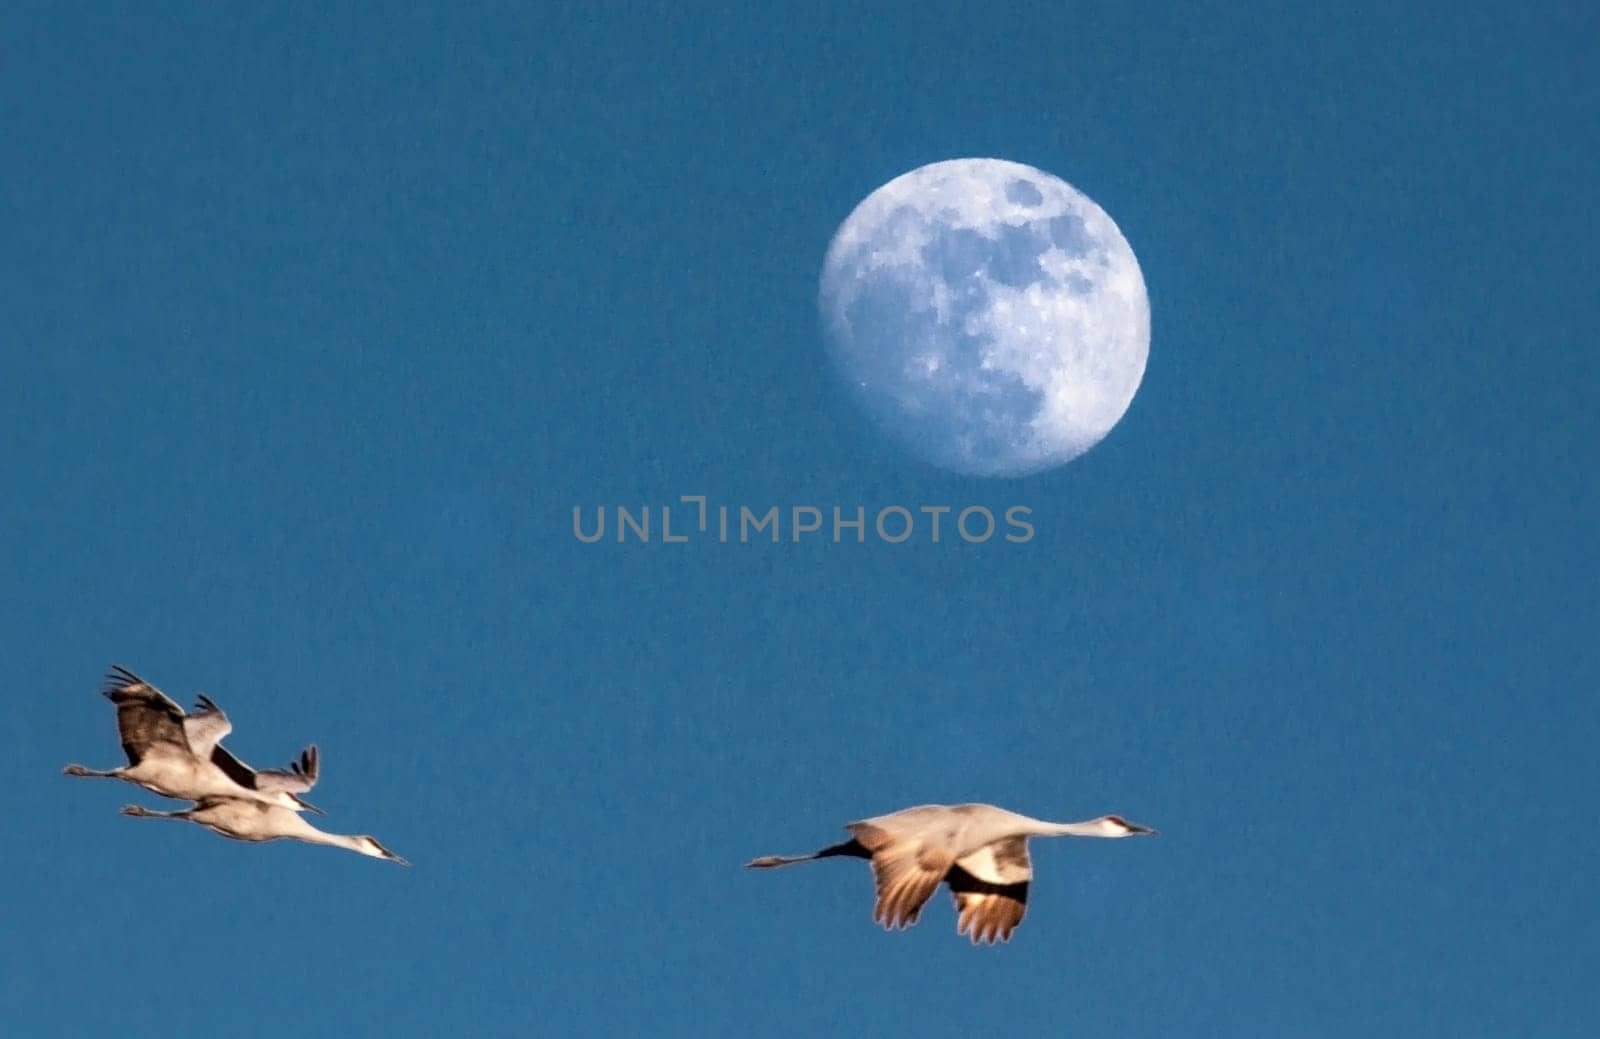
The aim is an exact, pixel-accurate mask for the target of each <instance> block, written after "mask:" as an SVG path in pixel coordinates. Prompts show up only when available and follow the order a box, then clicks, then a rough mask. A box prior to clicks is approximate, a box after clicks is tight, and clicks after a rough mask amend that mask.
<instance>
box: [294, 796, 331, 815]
mask: <svg viewBox="0 0 1600 1039" xmlns="http://www.w3.org/2000/svg"><path fill="white" fill-rule="evenodd" d="M294 803H295V804H297V805H299V806H300V807H301V808H304V809H305V810H306V811H308V812H310V813H311V814H312V815H321V816H326V815H327V814H328V813H327V812H324V811H323V810H322V809H320V808H318V807H317V806H316V805H314V804H312V803H311V802H310V801H307V800H306V799H305V798H303V797H301V796H300V795H298V794H296V795H294Z"/></svg>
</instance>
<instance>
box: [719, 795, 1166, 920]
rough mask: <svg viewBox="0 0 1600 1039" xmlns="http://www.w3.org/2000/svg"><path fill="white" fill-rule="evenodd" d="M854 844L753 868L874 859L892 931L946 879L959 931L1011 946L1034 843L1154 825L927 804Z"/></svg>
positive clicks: (856, 834) (758, 862)
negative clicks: (1061, 819) (1067, 820)
mask: <svg viewBox="0 0 1600 1039" xmlns="http://www.w3.org/2000/svg"><path fill="white" fill-rule="evenodd" d="M845 829H846V830H847V831H849V833H850V840H848V841H845V842H844V843H843V844H835V845H833V846H831V847H827V848H823V849H822V850H821V851H818V852H813V853H812V854H810V855H788V856H785V855H767V856H764V857H763V858H759V859H755V860H753V861H751V862H748V863H746V864H745V865H746V866H748V867H749V868H751V869H766V868H770V867H773V866H788V865H791V864H793V863H796V862H810V861H812V860H813V859H826V858H833V857H835V856H844V857H848V858H857V859H869V860H871V862H872V873H873V877H874V878H875V880H876V881H877V890H878V901H877V905H876V906H875V907H874V909H873V913H872V918H873V920H875V921H877V922H878V923H881V924H883V926H884V929H885V930H894V929H895V928H905V927H910V926H911V925H912V924H914V923H916V922H917V916H918V914H920V913H921V912H922V907H923V905H924V904H926V903H927V901H928V899H929V898H930V897H932V895H933V893H934V891H936V890H938V887H939V884H940V882H941V881H943V882H944V883H946V884H949V885H950V894H951V896H952V897H953V898H954V899H955V903H956V912H957V922H956V933H957V934H966V935H969V936H970V937H971V938H972V944H974V945H976V944H978V943H979V942H988V943H989V944H991V945H992V944H994V943H995V942H996V941H997V940H998V941H1003V942H1004V941H1010V940H1011V932H1012V931H1014V930H1016V928H1017V925H1018V924H1020V923H1021V922H1022V914H1023V912H1024V910H1025V909H1026V907H1027V902H1028V881H1029V880H1030V879H1031V878H1032V877H1033V867H1032V865H1031V864H1030V863H1029V861H1028V838H1029V837H1133V836H1137V835H1140V834H1148V835H1154V834H1155V832H1156V831H1155V830H1152V829H1151V828H1150V827H1148V826H1140V825H1138V824H1136V823H1130V822H1128V821H1127V820H1126V819H1123V818H1122V817H1120V816H1116V815H1102V816H1101V817H1100V818H1098V819H1090V820H1088V821H1087V822H1079V823H1049V822H1044V821H1042V820H1039V819H1031V818H1029V817H1028V816H1026V815H1018V814H1017V813H1016V812H1008V811H1006V810H1005V809H1004V808H996V807H995V806H993V805H986V804H963V805H919V806H918V807H916V808H906V809H904V810H902V811H898V812H893V813H890V814H889V815H880V816H877V817H876V818H873V819H863V820H861V821H860V822H853V823H850V824H848V825H846V826H845Z"/></svg>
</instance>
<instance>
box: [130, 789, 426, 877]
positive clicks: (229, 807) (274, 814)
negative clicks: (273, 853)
mask: <svg viewBox="0 0 1600 1039" xmlns="http://www.w3.org/2000/svg"><path fill="white" fill-rule="evenodd" d="M122 814H123V815H131V816H134V817H136V818H141V819H186V820H188V821H189V822H193V823H199V824H200V825H201V826H204V827H205V828H206V829H208V830H210V831H212V832H213V833H220V834H222V836H224V837H231V838H233V839H234V840H236V841H275V840H279V839H281V838H288V839H289V840H295V841H305V842H307V843H308V844H326V845H329V846H330V847H334V848H348V849H349V850H350V851H354V852H359V853H360V854H362V855H370V856H371V857H373V858H375V859H388V860H389V861H390V862H398V863H400V865H402V866H409V865H411V863H409V862H407V861H406V860H405V859H403V858H401V857H400V856H398V855H396V854H395V853H394V852H392V851H390V850H389V849H388V848H385V847H384V846H383V845H381V844H379V843H378V842H377V841H376V840H375V839H373V838H372V837H368V836H367V835H365V834H358V835H354V836H352V835H349V834H343V833H326V832H324V831H322V830H319V829H317V828H316V827H315V826H312V825H311V824H310V823H308V822H306V821H305V819H303V818H301V817H300V816H299V815H298V814H296V813H295V812H293V811H291V810H290V809H288V808H283V807H281V806H279V805H272V804H266V803H264V802H261V801H245V800H241V799H239V798H235V797H208V798H204V799H202V800H201V801H200V802H199V803H197V804H196V805H195V806H194V807H192V808H185V809H183V810H181V811H177V812H155V811H151V810H150V809H148V808H144V807H141V806H139V805H124V806H123V807H122Z"/></svg>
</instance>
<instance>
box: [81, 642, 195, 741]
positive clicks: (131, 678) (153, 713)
mask: <svg viewBox="0 0 1600 1039" xmlns="http://www.w3.org/2000/svg"><path fill="white" fill-rule="evenodd" d="M101 693H102V694H103V695H104V696H105V698H106V699H107V700H110V701H111V702H112V703H113V704H115V705H116V708H117V734H118V735H119V736H120V737H121V738H122V751H123V753H124V754H126V755H127V756H128V764H129V765H137V764H138V763H139V762H140V761H141V760H143V759H144V758H145V757H147V756H149V755H151V754H162V753H178V754H183V755H188V753H189V740H188V737H187V736H186V735H185V733H184V728H183V719H184V714H183V708H181V707H179V706H178V705H177V704H175V703H173V702H172V700H170V699H169V698H168V697H167V695H166V694H165V693H163V692H162V691H161V690H159V689H157V688H156V687H155V686H153V685H151V684H150V683H148V682H146V681H144V680H143V679H142V678H140V677H139V676H138V675H136V674H134V673H133V672H132V671H129V670H128V669H127V668H125V667H119V666H117V665H115V664H113V665H112V666H111V673H110V674H109V675H107V676H106V685H105V688H104V689H102V690H101Z"/></svg>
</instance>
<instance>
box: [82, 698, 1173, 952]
mask: <svg viewBox="0 0 1600 1039" xmlns="http://www.w3.org/2000/svg"><path fill="white" fill-rule="evenodd" d="M103 691H104V693H105V696H106V697H107V698H108V699H109V700H110V701H111V702H112V703H113V704H115V705H116V708H117V731H118V732H119V733H120V734H121V737H122V749H123V750H124V751H125V752H126V753H127V756H128V764H126V765H124V766H122V767H120V768H113V769H106V770H103V771H97V770H93V769H87V768H84V767H83V766H82V765H68V766H67V767H66V769H64V771H65V773H66V774H67V775H69V776H98V777H105V778H112V779H121V780H124V781H126V782H129V783H133V784H135V785H137V786H141V787H143V788H144V789H146V790H149V791H152V792H153V793H157V794H160V795H162V796H163V797H171V798H177V799H180V800H186V801H192V802H194V804H193V806H192V807H190V808H186V809H183V810H181V811H175V812H156V811H151V810H150V809H148V808H141V807H140V806H138V805H128V806H126V807H124V808H123V809H122V811H123V814H125V815H131V816H136V817H139V818H145V819H180V820H185V819H186V820H188V821H190V822H194V823H198V824H199V825H201V826H204V827H206V828H208V829H210V830H212V831H214V832H216V833H220V834H221V835H222V836H224V837H231V838H233V839H235V840H242V841H271V840H277V839H279V838H288V839H291V840H298V841H306V842H308V843H311V844H326V845H330V846H332V847H336V848H346V849H348V850H350V851H354V852H359V853H360V854H362V855H369V856H371V857H373V858H380V859H388V860H389V861H391V862H398V863H400V864H401V865H402V866H405V865H410V864H409V863H408V862H406V860H405V859H403V858H401V857H400V856H398V855H396V854H394V853H393V852H391V851H390V850H389V849H387V848H385V847H384V846H383V845H382V844H379V843H378V842H377V841H376V840H374V839H373V838H372V837H369V836H365V835H346V834H338V833H327V832H325V831H323V830H319V829H317V828H316V827H315V826H312V825H311V824H310V823H308V822H306V821H305V819H304V818H303V817H302V816H301V814H300V813H302V812H314V813H316V814H317V815H322V814H324V813H323V812H322V810H321V809H320V808H317V807H316V806H315V805H313V804H311V803H310V802H308V801H306V800H305V798H303V797H302V796H301V795H302V794H304V793H306V792H307V791H309V790H310V789H311V788H312V787H314V786H316V784H317V776H318V768H319V759H318V755H317V748H316V747H315V746H311V747H307V748H306V749H305V750H304V751H302V752H301V754H300V757H299V758H298V759H297V760H296V761H294V762H293V763H292V764H290V765H289V766H288V767H287V768H281V769H254V768H251V767H250V766H249V765H246V764H245V763H244V762H242V761H240V760H239V759H238V758H237V757H235V756H234V755H233V754H232V753H231V752H230V751H228V750H227V748H225V747H223V745H222V740H223V737H225V736H227V735H228V733H230V732H232V731H233V726H232V724H231V723H230V722H229V721H228V716H227V715H226V714H224V713H222V709H221V708H220V707H218V706H217V705H216V704H215V703H213V702H212V701H211V700H209V699H207V698H206V697H205V696H203V695H201V696H199V697H197V699H196V704H195V711H194V713H192V714H189V713H185V712H184V710H183V709H182V708H181V707H179V706H178V705H177V704H176V703H174V702H173V701H172V700H170V699H169V698H167V696H166V695H165V694H163V693H162V692H161V690H159V689H157V688H156V687H155V686H153V685H150V684H149V683H148V682H145V681H143V680H142V679H140V678H139V677H138V676H137V675H135V674H133V673H132V672H131V671H128V670H127V669H125V668H121V667H113V668H112V671H111V674H110V675H109V676H108V678H107V685H106V688H105V689H104V690H103ZM845 829H846V830H847V831H848V832H849V834H850V839H849V840H847V841H844V842H843V843H841V844H834V845H831V846H829V847H826V848H823V849H822V850H820V851H816V852H812V853H811V854H809V855H787V856H785V855H768V856H764V857H762V858H759V859H755V860H753V861H751V862H749V863H746V865H747V866H748V867H750V868H751V869H769V868H773V867H777V866H790V865H794V864H795V863H799V862H812V861H816V860H818V859H827V858H856V859H866V860H867V861H868V862H870V863H871V865H872V874H873V878H874V880H875V881H876V886H877V903H876V905H875V906H874V909H873V919H874V920H875V921H877V922H878V923H880V924H882V925H883V926H884V928H885V929H887V930H897V929H903V928H906V927H910V926H911V925H912V924H914V923H916V922H917V917H918V916H919V915H921V913H922V909H923V907H924V906H925V905H926V904H927V903H928V900H929V899H930V898H932V897H933V894H934V892H936V891H937V890H938V889H939V885H940V884H945V885H948V887H949V888H950V894H951V897H952V898H953V899H954V900H955V905H956V916H957V920H956V933H958V934H964V935H967V936H968V937H969V938H971V940H972V943H973V944H974V945H977V944H980V943H987V944H990V945H993V944H994V943H996V942H1005V941H1010V940H1011V933H1012V932H1013V931H1015V930H1016V929H1017V925H1018V924H1020V923H1022V917H1023V914H1024V912H1025V911H1026V909H1027V904H1028V884H1029V882H1030V881H1032V879H1033V865H1032V863H1031V861H1030V860H1029V857H1028V839H1029V838H1031V837H1102V838H1111V839H1116V838H1122V837H1136V836H1151V835H1154V834H1155V832H1156V831H1155V830H1153V829H1151V828H1150V827H1148V826H1140V825H1139V824H1137V823H1130V822H1128V821H1127V820H1126V819H1123V818H1122V817H1121V816H1117V815H1103V816H1100V817H1099V818H1097V819H1090V820H1087V821H1085V822H1076V823H1051V822H1045V821H1043V820H1040V819H1033V818H1030V817H1028V816H1026V815H1019V814H1017V813H1016V812H1010V811H1007V810H1005V809H1003V808H996V807H995V806H994V805H986V804H961V805H919V806H917V807H915V808H906V809H904V810H902V811H898V812H892V813H890V814H888V815H880V816H876V817H874V818H871V819H863V820H861V821H859V822H853V823H850V824H848V825H847V826H846V827H845Z"/></svg>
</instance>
